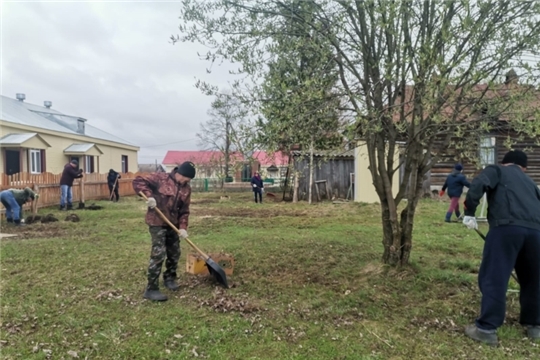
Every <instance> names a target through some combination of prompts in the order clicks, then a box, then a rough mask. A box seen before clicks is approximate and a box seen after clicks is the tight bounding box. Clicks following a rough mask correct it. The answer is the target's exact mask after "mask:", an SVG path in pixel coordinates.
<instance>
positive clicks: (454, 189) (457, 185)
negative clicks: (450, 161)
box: [442, 169, 471, 198]
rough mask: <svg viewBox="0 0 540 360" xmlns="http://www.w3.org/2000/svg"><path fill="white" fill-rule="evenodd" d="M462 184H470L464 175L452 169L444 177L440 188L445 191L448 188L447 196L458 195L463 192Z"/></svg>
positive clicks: (468, 185)
mask: <svg viewBox="0 0 540 360" xmlns="http://www.w3.org/2000/svg"><path fill="white" fill-rule="evenodd" d="M464 186H466V187H470V186H471V184H470V183H469V182H468V181H467V178H466V177H465V175H463V174H462V173H461V172H460V171H457V170H455V169H454V170H452V172H451V173H450V175H448V177H447V178H446V181H445V182H444V185H443V187H442V190H443V191H446V189H447V188H448V192H447V193H448V196H449V197H451V198H453V197H460V196H461V194H463V187H464Z"/></svg>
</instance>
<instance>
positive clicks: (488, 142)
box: [480, 136, 497, 167]
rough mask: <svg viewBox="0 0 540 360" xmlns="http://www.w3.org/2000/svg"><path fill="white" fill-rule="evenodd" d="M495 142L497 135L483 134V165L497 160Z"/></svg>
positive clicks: (481, 149) (481, 160)
mask: <svg viewBox="0 0 540 360" xmlns="http://www.w3.org/2000/svg"><path fill="white" fill-rule="evenodd" d="M495 144H496V139H495V137H491V136H483V137H481V138H480V164H481V165H482V167H486V166H488V165H493V164H495V163H496V162H497V161H496V151H495Z"/></svg>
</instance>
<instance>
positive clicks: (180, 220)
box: [133, 173, 191, 229]
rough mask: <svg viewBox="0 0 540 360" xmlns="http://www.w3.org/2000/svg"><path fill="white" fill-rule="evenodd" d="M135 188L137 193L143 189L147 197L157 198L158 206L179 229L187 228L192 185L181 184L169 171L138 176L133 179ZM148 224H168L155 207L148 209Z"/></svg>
mask: <svg viewBox="0 0 540 360" xmlns="http://www.w3.org/2000/svg"><path fill="white" fill-rule="evenodd" d="M133 189H134V190H135V192H136V193H137V194H139V193H140V192H141V191H142V192H143V194H144V195H146V197H148V198H150V197H153V198H154V199H156V203H157V207H158V209H159V210H161V212H162V213H163V214H164V215H165V216H166V217H167V219H169V221H170V222H172V223H173V224H174V225H175V226H176V227H178V228H179V229H187V226H188V218H189V203H190V200H191V187H190V186H189V184H186V185H180V184H179V183H177V182H176V180H175V179H174V178H173V175H171V174H168V173H152V174H150V175H146V176H137V177H136V178H135V179H134V180H133ZM146 224H148V225H149V226H166V225H167V224H166V223H165V222H164V221H163V220H161V218H160V217H159V214H158V213H157V211H155V210H154V209H150V208H149V209H148V211H147V213H146Z"/></svg>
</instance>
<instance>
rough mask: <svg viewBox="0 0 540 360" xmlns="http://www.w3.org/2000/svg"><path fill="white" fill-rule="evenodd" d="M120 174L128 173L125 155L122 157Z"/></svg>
mask: <svg viewBox="0 0 540 360" xmlns="http://www.w3.org/2000/svg"><path fill="white" fill-rule="evenodd" d="M122 172H123V173H127V172H128V157H127V155H122Z"/></svg>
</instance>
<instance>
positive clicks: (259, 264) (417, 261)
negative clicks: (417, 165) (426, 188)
mask: <svg viewBox="0 0 540 360" xmlns="http://www.w3.org/2000/svg"><path fill="white" fill-rule="evenodd" d="M250 200H251V197H248V194H232V195H231V199H230V200H229V201H220V196H219V194H212V193H209V194H194V195H193V205H192V209H191V211H192V212H191V218H190V228H189V233H190V238H191V240H192V241H194V242H195V243H196V244H197V245H199V247H201V248H202V249H204V250H205V251H206V252H220V251H224V252H226V253H229V254H233V255H234V257H235V259H236V264H235V268H234V274H233V276H231V277H229V282H230V283H231V284H232V287H231V288H230V289H228V290H224V289H222V288H219V287H217V286H216V285H215V284H214V283H213V281H212V279H209V278H207V277H205V276H200V275H199V276H197V275H189V274H186V273H184V269H185V255H186V253H189V252H191V251H190V248H189V246H188V245H187V244H186V243H182V258H181V260H180V266H179V268H180V270H181V272H180V281H179V282H180V285H181V289H180V291H178V292H176V293H172V292H170V291H166V293H167V295H169V301H167V302H164V303H152V302H149V301H147V300H144V299H143V298H142V293H143V290H144V286H145V283H146V282H145V281H146V280H145V279H146V278H145V275H146V265H147V262H148V256H149V252H150V242H149V234H148V228H147V227H146V225H145V224H144V219H143V218H144V213H145V210H146V209H145V204H144V202H143V201H141V200H139V199H136V198H134V197H132V198H123V199H121V202H120V203H118V204H112V203H108V202H97V205H102V206H103V207H104V209H102V210H97V211H91V210H77V211H74V212H75V213H77V214H78V215H79V217H80V218H81V220H80V222H78V223H72V222H66V221H64V219H63V218H64V217H65V216H66V213H60V212H59V211H57V210H56V209H43V210H41V211H40V214H41V215H45V214H47V213H53V214H54V215H55V216H57V217H59V218H60V221H58V222H53V223H48V224H41V223H39V224H32V225H29V226H27V227H26V228H24V229H17V230H13V228H9V231H10V232H12V233H18V234H19V236H18V237H16V238H9V239H2V240H1V248H0V250H1V266H0V270H1V309H2V314H1V316H2V318H1V324H0V331H1V335H0V342H1V351H2V358H3V359H72V358H80V359H85V358H87V359H190V358H201V359H242V360H244V359H408V360H409V359H427V358H445V359H456V358H464V359H503V358H510V357H511V358H513V359H538V358H540V349H539V347H538V344H534V343H532V342H531V341H529V340H527V339H526V338H525V337H524V333H523V331H522V329H521V327H520V326H519V323H518V318H519V301H518V296H519V294H518V292H516V289H519V287H518V285H517V284H516V283H514V282H513V280H512V281H511V283H510V287H511V288H512V290H513V291H512V290H511V291H509V292H508V310H507V318H506V323H505V324H504V326H503V327H502V328H501V329H500V331H499V337H500V342H501V345H500V346H499V347H498V348H489V347H487V346H483V345H481V344H478V343H475V342H473V341H471V340H469V339H467V338H465V336H464V335H463V333H462V329H463V327H464V326H465V325H466V324H468V323H470V322H471V321H473V320H474V318H475V316H476V315H477V313H478V310H479V300H480V296H479V291H478V288H477V284H476V277H477V270H478V266H479V263H480V257H481V251H482V240H481V239H480V238H479V237H478V235H476V233H475V232H473V231H470V230H467V229H465V228H464V227H463V226H462V225H460V224H447V223H444V222H443V221H442V220H443V218H444V213H445V211H446V206H447V203H446V202H442V201H436V200H424V201H422V202H421V203H420V205H419V208H418V216H417V219H416V223H415V237H414V243H413V253H412V257H411V262H412V264H411V266H410V267H408V268H405V269H401V270H395V269H390V268H387V267H385V266H383V265H381V262H380V258H381V254H382V245H381V225H380V215H379V210H378V207H377V206H376V205H363V204H350V203H348V204H331V203H324V204H317V205H312V206H309V205H307V204H306V203H300V204H291V203H269V202H267V203H265V204H262V205H260V204H254V203H252V202H251V201H250ZM87 205H88V204H87ZM485 226H486V225H483V227H482V228H481V229H482V231H484V232H485V231H487V229H486V227H485ZM3 232H6V231H5V229H4V231H3Z"/></svg>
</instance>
